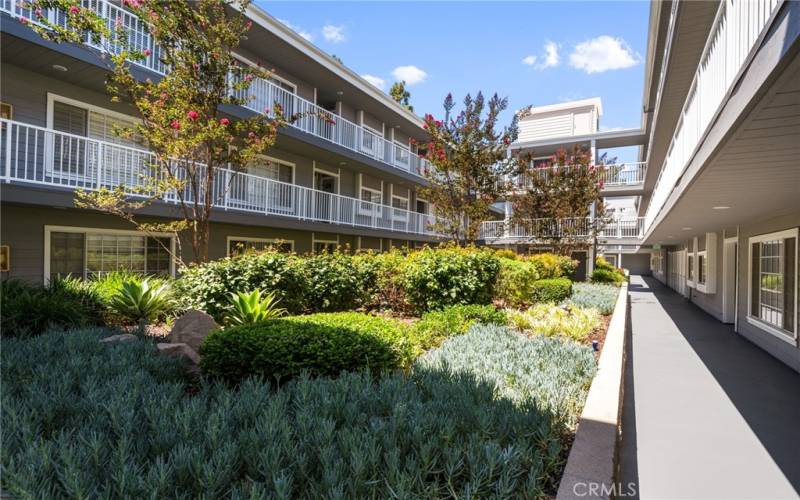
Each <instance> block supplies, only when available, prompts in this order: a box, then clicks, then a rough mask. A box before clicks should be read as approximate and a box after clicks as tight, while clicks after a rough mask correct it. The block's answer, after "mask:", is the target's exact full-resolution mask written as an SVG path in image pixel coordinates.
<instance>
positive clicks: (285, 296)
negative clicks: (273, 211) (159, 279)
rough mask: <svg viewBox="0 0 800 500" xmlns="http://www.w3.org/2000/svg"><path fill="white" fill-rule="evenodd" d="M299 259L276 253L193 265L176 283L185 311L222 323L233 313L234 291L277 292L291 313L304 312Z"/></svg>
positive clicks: (266, 252) (277, 295)
mask: <svg viewBox="0 0 800 500" xmlns="http://www.w3.org/2000/svg"><path fill="white" fill-rule="evenodd" d="M297 258H298V257H295V256H292V255H287V254H283V253H280V252H277V251H269V250H268V251H264V252H258V253H255V252H246V253H245V254H244V255H239V256H236V257H229V258H225V259H219V260H214V261H211V262H207V263H205V264H202V265H192V266H189V267H187V268H185V269H183V270H182V276H181V278H180V279H179V280H177V282H176V283H175V289H176V293H177V295H178V296H179V297H180V299H181V302H182V305H183V306H184V307H185V308H191V309H201V310H203V311H206V312H207V313H208V314H210V315H212V316H214V318H215V319H216V320H217V321H218V322H222V321H223V318H224V317H225V313H226V312H227V311H228V310H229V309H230V303H229V301H228V297H229V294H230V293H231V291H232V290H263V291H265V292H275V295H276V297H277V298H279V299H280V301H281V306H283V307H285V308H286V309H287V310H288V311H289V312H290V313H292V314H298V313H301V312H303V311H304V310H305V299H304V279H305V277H304V276H303V274H302V272H300V271H301V267H300V266H295V265H293V262H294V260H295V259H297Z"/></svg>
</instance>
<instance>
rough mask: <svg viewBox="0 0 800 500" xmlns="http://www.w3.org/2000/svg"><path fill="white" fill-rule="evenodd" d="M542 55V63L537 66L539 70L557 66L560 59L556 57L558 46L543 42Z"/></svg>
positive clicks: (553, 43) (554, 43)
mask: <svg viewBox="0 0 800 500" xmlns="http://www.w3.org/2000/svg"><path fill="white" fill-rule="evenodd" d="M544 54H545V55H544V61H543V62H542V64H540V65H539V68H540V69H545V68H552V67H554V66H558V62H559V60H560V58H559V57H558V44H557V43H556V42H551V41H549V40H548V41H547V42H545V44H544Z"/></svg>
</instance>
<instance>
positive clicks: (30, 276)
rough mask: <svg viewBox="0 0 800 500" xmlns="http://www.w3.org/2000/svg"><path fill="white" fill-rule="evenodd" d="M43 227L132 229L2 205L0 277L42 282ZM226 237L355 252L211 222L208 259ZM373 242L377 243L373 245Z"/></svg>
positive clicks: (305, 237) (217, 254) (348, 239)
mask: <svg viewBox="0 0 800 500" xmlns="http://www.w3.org/2000/svg"><path fill="white" fill-rule="evenodd" d="M143 220H144V219H143ZM45 226H68V227H80V228H91V229H113V230H120V229H123V230H134V228H133V226H132V225H131V224H129V223H127V222H125V221H123V220H121V219H119V218H117V217H114V216H110V215H105V214H101V213H97V212H90V211H86V210H79V209H56V208H50V207H39V206H31V205H15V204H3V206H2V217H0V243H2V244H3V245H9V247H10V250H11V259H10V260H11V270H10V271H9V272H4V273H2V276H1V277H2V278H3V279H7V278H18V279H23V280H26V281H31V282H36V283H41V282H42V281H43V279H44V248H45V241H44V239H45ZM229 237H245V238H268V239H280V240H287V241H293V242H294V250H295V252H296V253H300V254H302V253H309V252H311V251H312V248H313V247H312V239H313V238H315V239H318V240H337V238H338V241H339V245H340V247H341V248H342V249H343V250H344V249H349V250H356V249H357V247H358V237H357V236H352V235H337V234H335V233H311V232H309V231H303V230H299V229H298V230H294V229H280V228H270V227H257V226H245V225H239V224H225V223H213V224H212V226H211V240H210V242H209V258H210V259H220V258H223V257H226V256H227V253H228V238H229ZM384 241H388V240H384ZM395 241H400V240H395ZM375 242H377V245H376V244H375ZM380 242H381V239H380V238H366V237H364V238H363V242H362V246H364V243H368V244H369V245H370V248H373V247H374V248H375V249H376V250H381V243H380ZM403 244H404V245H405V241H403ZM182 247H183V259H184V261H186V262H187V263H188V262H191V260H192V257H191V247H190V245H189V243H188V242H187V241H183V242H182ZM385 248H388V247H385Z"/></svg>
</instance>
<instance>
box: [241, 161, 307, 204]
mask: <svg viewBox="0 0 800 500" xmlns="http://www.w3.org/2000/svg"><path fill="white" fill-rule="evenodd" d="M247 173H248V174H250V175H235V176H234V177H233V179H232V180H231V184H230V191H229V193H230V194H229V196H230V198H231V199H232V200H233V201H234V202H236V203H239V204H241V205H242V206H244V207H247V208H255V209H257V210H267V211H269V212H274V211H276V210H277V211H278V212H280V213H283V212H285V211H288V210H291V208H292V200H293V199H294V198H293V197H294V191H293V188H292V187H291V186H286V185H285V184H292V183H293V181H294V164H292V163H289V162H284V161H281V160H277V159H275V158H271V157H268V156H256V157H255V158H254V159H253V160H252V161H251V162H250V164H248V165H247ZM263 179H270V180H274V181H279V182H282V183H285V184H276V183H274V182H266V181H264V180H263Z"/></svg>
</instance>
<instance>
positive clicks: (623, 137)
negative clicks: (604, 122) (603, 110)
mask: <svg viewBox="0 0 800 500" xmlns="http://www.w3.org/2000/svg"><path fill="white" fill-rule="evenodd" d="M646 140H647V136H646V135H645V131H644V130H643V129H641V128H628V129H622V130H609V131H605V132H595V133H593V134H585V135H567V136H561V137H548V138H544V139H537V140H534V141H525V142H513V143H511V145H510V146H509V150H511V151H514V150H521V149H529V148H539V147H542V146H553V145H569V144H578V143H586V142H591V141H595V146H596V147H598V148H601V149H606V148H619V147H624V146H641V145H643V144H644V143H645V141H646Z"/></svg>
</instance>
